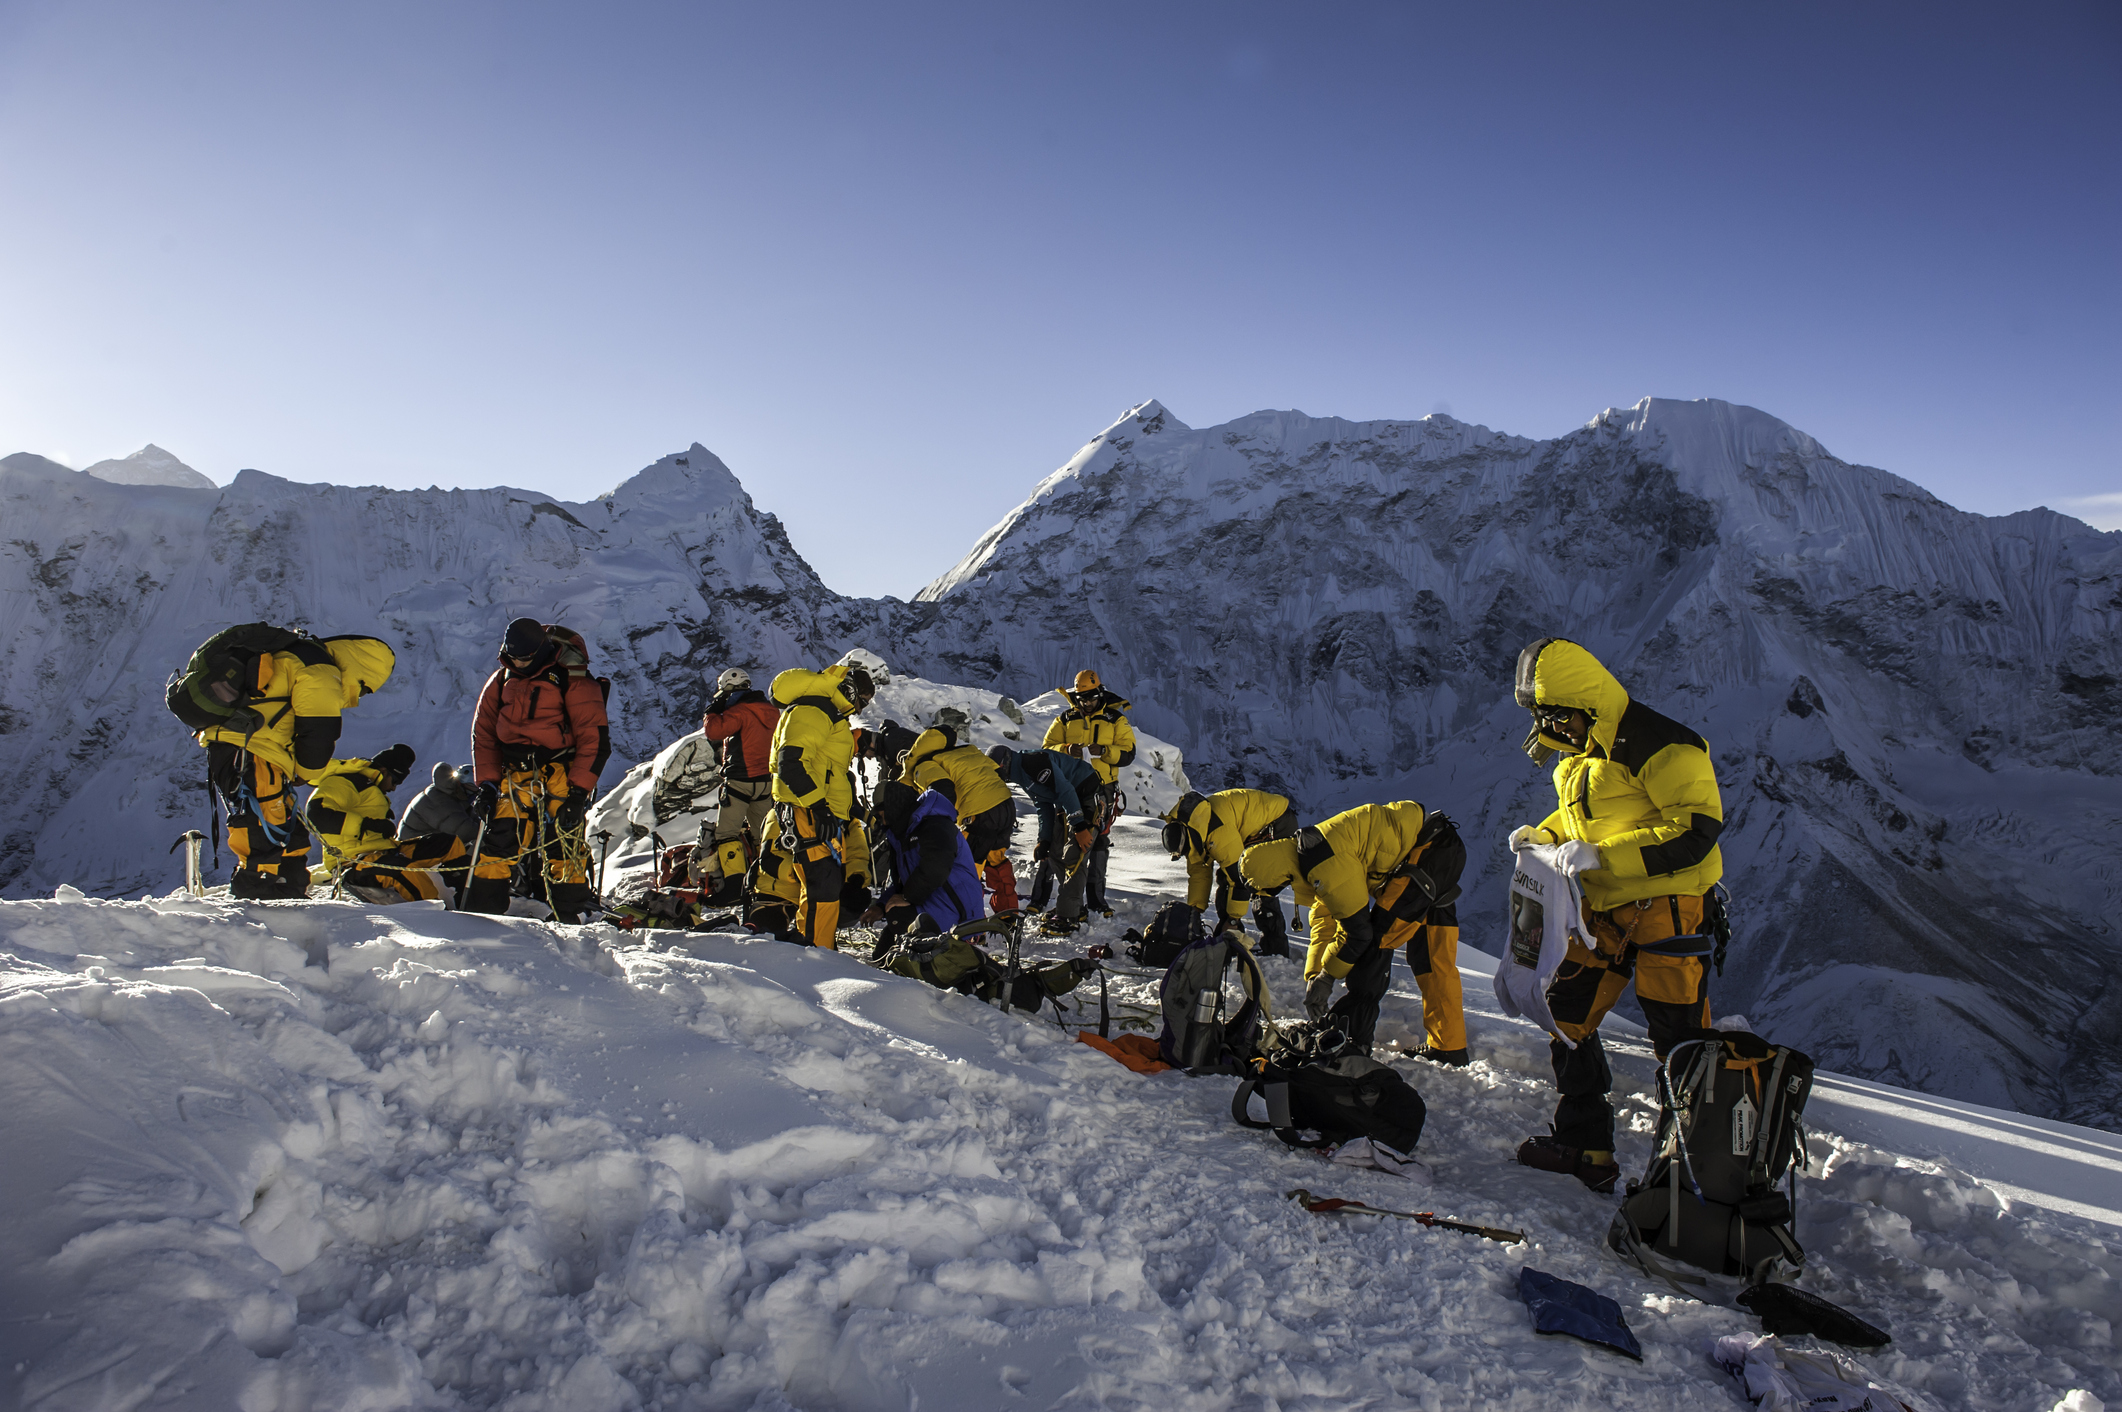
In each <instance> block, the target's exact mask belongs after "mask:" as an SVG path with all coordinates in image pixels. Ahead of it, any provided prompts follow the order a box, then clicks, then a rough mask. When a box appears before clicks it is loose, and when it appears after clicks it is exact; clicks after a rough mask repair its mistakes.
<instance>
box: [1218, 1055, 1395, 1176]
mask: <svg viewBox="0 0 2122 1412" xmlns="http://www.w3.org/2000/svg"><path fill="white" fill-rule="evenodd" d="M1428 1111H1429V1110H1428V1108H1427V1107H1426V1106H1425V1105H1424V1104H1423V1102H1422V1095H1421V1094H1419V1093H1417V1092H1415V1090H1414V1087H1413V1086H1412V1085H1410V1084H1409V1083H1408V1081H1407V1080H1406V1079H1404V1078H1402V1077H1400V1075H1399V1073H1398V1072H1396V1071H1395V1070H1393V1069H1392V1068H1390V1067H1388V1066H1387V1065H1384V1064H1381V1063H1379V1062H1378V1061H1377V1060H1375V1059H1373V1058H1371V1057H1370V1056H1369V1055H1367V1054H1344V1055H1342V1056H1341V1057H1340V1058H1338V1059H1328V1060H1325V1061H1323V1062H1320V1063H1315V1064H1300V1065H1297V1066H1295V1067H1293V1068H1287V1069H1283V1068H1275V1067H1272V1066H1270V1067H1268V1068H1265V1069H1263V1070H1261V1072H1260V1073H1259V1075H1258V1076H1257V1077H1255V1078H1250V1079H1247V1080H1246V1081H1245V1082H1244V1083H1242V1084H1239V1085H1238V1092H1237V1093H1236V1095H1235V1096H1233V1097H1232V1099H1231V1105H1230V1115H1231V1117H1232V1118H1233V1119H1235V1120H1236V1121H1237V1123H1238V1125H1239V1126H1240V1127H1246V1128H1258V1129H1263V1130H1265V1129H1272V1130H1273V1132H1274V1134H1275V1136H1276V1137H1279V1138H1281V1139H1282V1140H1283V1141H1284V1142H1286V1143H1288V1144H1289V1145H1290V1146H1291V1147H1312V1148H1318V1147H1339V1146H1341V1145H1342V1144H1343V1143H1349V1142H1354V1141H1356V1140H1357V1139H1359V1138H1368V1139H1369V1140H1370V1141H1371V1143H1372V1145H1373V1146H1377V1147H1384V1148H1388V1149H1390V1150H1391V1154H1392V1155H1393V1156H1395V1157H1398V1158H1400V1159H1402V1160H1403V1161H1405V1160H1407V1159H1411V1158H1412V1157H1413V1156H1414V1151H1415V1144H1416V1143H1417V1142H1419V1141H1421V1138H1422V1124H1423V1121H1424V1119H1425V1118H1426V1117H1427V1116H1428ZM1263 1114H1264V1116H1263Z"/></svg>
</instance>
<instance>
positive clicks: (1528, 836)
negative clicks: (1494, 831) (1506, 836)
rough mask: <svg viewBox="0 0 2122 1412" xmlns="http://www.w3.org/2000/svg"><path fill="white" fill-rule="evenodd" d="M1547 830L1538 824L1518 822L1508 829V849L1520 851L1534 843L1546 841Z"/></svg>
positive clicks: (1514, 851)
mask: <svg viewBox="0 0 2122 1412" xmlns="http://www.w3.org/2000/svg"><path fill="white" fill-rule="evenodd" d="M1546 835H1547V830H1546V829H1543V828H1541V827H1540V826H1539V825H1538V824H1520V825H1518V827H1516V828H1514V829H1512V830H1511V831H1510V851H1511V852H1513V853H1517V852H1520V851H1522V850H1524V849H1527V848H1531V847H1532V846H1533V845H1534V844H1536V843H1545V842H1547V837H1546Z"/></svg>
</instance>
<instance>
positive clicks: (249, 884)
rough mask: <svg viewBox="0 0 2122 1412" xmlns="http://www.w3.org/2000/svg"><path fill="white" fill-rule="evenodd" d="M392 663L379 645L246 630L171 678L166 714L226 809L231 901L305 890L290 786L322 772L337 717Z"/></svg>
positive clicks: (304, 833)
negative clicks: (201, 757) (201, 761)
mask: <svg viewBox="0 0 2122 1412" xmlns="http://www.w3.org/2000/svg"><path fill="white" fill-rule="evenodd" d="M396 664H397V657H396V655H395V654H394V653H393V652H392V651H391V649H390V646H389V645H388V644H387V643H384V642H382V641H381V640H379V639H377V638H373V637H356V636H342V637H327V638H316V637H312V636H310V635H309V634H308V633H304V632H297V631H294V630H293V629H289V628H278V627H274V626H272V625H271V624H270V623H243V624H240V625H238V626H236V627H232V628H226V629H224V630H222V631H221V632H218V633H215V634H214V635H213V636H212V637H210V638H208V639H207V640H206V641H205V642H204V643H202V644H201V645H200V647H199V650H198V651H196V652H194V653H193V654H192V657H191V660H190V661H189V662H187V663H186V664H185V667H184V670H183V671H181V672H178V673H175V674H173V675H172V676H171V678H170V681H169V686H168V692H167V696H166V700H167V701H168V703H169V708H170V711H171V712H172V714H174V715H175V716H176V717H177V719H178V720H180V721H182V722H184V724H185V725H187V726H189V727H190V728H191V729H192V730H193V732H194V733H195V735H194V738H195V739H196V740H197V741H198V742H199V744H200V745H202V746H204V747H205V749H206V775H207V780H208V783H209V784H210V785H211V786H212V788H213V790H214V792H215V793H216V794H218V795H219V796H220V798H221V801H222V803H223V805H224V806H225V807H226V808H227V810H228V845H229V848H230V850H231V851H233V852H234V853H235V855H236V870H235V873H234V874H233V876H231V878H230V879H229V894H230V895H231V896H233V897H242V898H277V897H304V896H307V895H308V893H309V848H310V836H309V830H308V829H307V828H305V827H303V822H302V815H301V813H300V812H299V811H298V810H297V809H296V807H295V793H294V785H295V781H296V780H298V779H301V780H309V781H315V780H317V779H319V778H321V777H322V772H323V770H324V768H325V767H326V766H327V765H329V764H331V761H332V747H333V746H334V745H336V744H337V743H338V740H339V724H340V722H339V717H340V713H342V712H344V711H349V710H352V709H353V708H354V707H355V706H357V705H359V704H360V701H361V698H362V697H364V696H366V695H368V694H369V693H370V692H372V691H375V690H377V689H379V688H380V687H382V685H383V684H384V683H385V682H386V681H388V680H390V674H391V668H392V667H393V666H395V665H396Z"/></svg>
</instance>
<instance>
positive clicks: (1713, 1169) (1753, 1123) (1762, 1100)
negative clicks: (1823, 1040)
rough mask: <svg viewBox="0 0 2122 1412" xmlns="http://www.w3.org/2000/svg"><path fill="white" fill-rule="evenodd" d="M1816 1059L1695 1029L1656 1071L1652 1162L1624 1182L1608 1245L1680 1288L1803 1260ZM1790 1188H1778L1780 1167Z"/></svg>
mask: <svg viewBox="0 0 2122 1412" xmlns="http://www.w3.org/2000/svg"><path fill="white" fill-rule="evenodd" d="M1812 1086H1813V1061H1812V1060H1811V1059H1809V1058H1807V1057H1806V1056H1805V1055H1803V1054H1800V1053H1799V1052H1798V1051H1797V1050H1795V1049H1790V1048H1787V1047H1786V1046H1783V1045H1779V1044H1771V1043H1770V1042H1769V1041H1767V1040H1765V1039H1763V1038H1761V1036H1759V1035H1756V1034H1748V1033H1746V1032H1745V1031H1743V1030H1696V1031H1693V1032H1692V1033H1691V1034H1690V1035H1689V1036H1688V1037H1686V1038H1684V1039H1682V1040H1681V1041H1680V1042H1679V1043H1678V1044H1675V1045H1674V1046H1673V1048H1672V1051H1671V1053H1669V1054H1668V1055H1667V1056H1666V1058H1665V1063H1664V1064H1663V1065H1662V1066H1661V1067H1660V1068H1659V1070H1658V1098H1659V1103H1660V1111H1659V1114H1658V1129H1657V1133H1656V1136H1655V1140H1654V1143H1653V1147H1652V1155H1651V1159H1650V1166H1649V1167H1648V1168H1647V1169H1646V1170H1645V1171H1644V1174H1643V1179H1642V1180H1641V1181H1639V1182H1630V1183H1629V1184H1628V1195H1627V1197H1626V1198H1625V1199H1624V1200H1623V1201H1622V1203H1621V1209H1620V1210H1619V1211H1618V1212H1616V1213H1615V1214H1614V1222H1613V1226H1612V1228H1611V1229H1610V1230H1609V1231H1608V1232H1607V1244H1608V1245H1609V1246H1611V1247H1612V1248H1613V1250H1614V1251H1615V1252H1616V1253H1617V1254H1619V1255H1621V1256H1622V1257H1623V1258H1624V1259H1627V1260H1630V1261H1632V1262H1634V1263H1635V1264H1636V1265H1638V1266H1640V1267H1642V1269H1643V1271H1644V1272H1645V1273H1646V1274H1649V1275H1651V1276H1652V1277H1654V1278H1657V1279H1662V1280H1664V1281H1666V1282H1667V1283H1668V1284H1673V1285H1675V1286H1676V1287H1677V1286H1679V1285H1682V1284H1690V1283H1691V1284H1695V1285H1697V1286H1700V1285H1703V1284H1705V1283H1706V1281H1705V1280H1703V1279H1702V1277H1700V1276H1697V1275H1689V1274H1686V1273H1684V1272H1682V1271H1679V1270H1677V1269H1676V1268H1675V1267H1673V1266H1672V1265H1670V1264H1669V1263H1667V1262H1670V1261H1679V1262H1681V1263H1682V1264H1685V1265H1691V1266H1693V1267H1694V1268H1695V1269H1698V1270H1706V1271H1708V1272H1709V1273H1710V1274H1712V1275H1724V1276H1732V1275H1736V1276H1738V1277H1739V1278H1741V1279H1743V1280H1744V1281H1745V1282H1746V1283H1747V1284H1750V1285H1752V1284H1759V1283H1761V1282H1762V1281H1763V1280H1766V1279H1768V1278H1769V1276H1770V1275H1771V1274H1773V1273H1774V1272H1775V1268H1776V1265H1777V1263H1778V1262H1787V1263H1788V1264H1789V1265H1790V1266H1791V1267H1792V1268H1794V1269H1795V1268H1796V1267H1798V1266H1801V1265H1803V1264H1804V1263H1805V1251H1804V1249H1803V1248H1802V1247H1800V1246H1799V1244H1798V1240H1797V1237H1796V1236H1794V1235H1793V1234H1792V1233H1791V1221H1792V1218H1793V1216H1794V1215H1795V1209H1794V1206H1795V1202H1796V1199H1797V1186H1798V1169H1799V1168H1800V1167H1802V1166H1804V1165H1806V1156H1805V1128H1804V1124H1803V1121H1802V1120H1803V1115H1804V1112H1805V1100H1806V1097H1807V1096H1808V1095H1809V1094H1810V1093H1811V1092H1812ZM1786 1174H1787V1175H1788V1176H1789V1178H1790V1180H1789V1184H1788V1189H1787V1191H1778V1190H1776V1183H1777V1181H1778V1180H1780V1179H1782V1178H1783V1177H1784V1176H1785V1175H1786Z"/></svg>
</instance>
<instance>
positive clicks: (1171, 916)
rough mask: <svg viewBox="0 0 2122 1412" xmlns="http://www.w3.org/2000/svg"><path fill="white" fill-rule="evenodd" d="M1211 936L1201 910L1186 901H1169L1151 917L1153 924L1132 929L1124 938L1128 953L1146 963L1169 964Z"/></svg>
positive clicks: (1132, 957) (1150, 920)
mask: <svg viewBox="0 0 2122 1412" xmlns="http://www.w3.org/2000/svg"><path fill="white" fill-rule="evenodd" d="M1207 936H1208V932H1207V930H1206V929H1205V928H1204V927H1203V926H1202V925H1201V911H1200V909H1199V908H1197V907H1189V906H1187V905H1186V904H1185V903H1184V902H1167V903H1165V904H1164V905H1163V906H1162V907H1159V908H1158V909H1157V915H1156V916H1154V917H1152V918H1150V919H1149V926H1148V927H1147V928H1145V929H1144V930H1142V931H1140V932H1130V934H1129V935H1127V936H1126V937H1125V938H1124V940H1125V941H1126V943H1127V954H1128V956H1129V957H1130V958H1131V959H1133V960H1136V961H1140V962H1141V963H1142V964H1143V965H1145V966H1169V965H1170V964H1171V963H1172V962H1174V961H1176V960H1178V959H1179V953H1180V952H1182V951H1184V950H1186V948H1187V947H1189V946H1191V945H1192V944H1193V943H1195V942H1197V941H1201V940H1203V939H1204V938H1206V937H1207Z"/></svg>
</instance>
